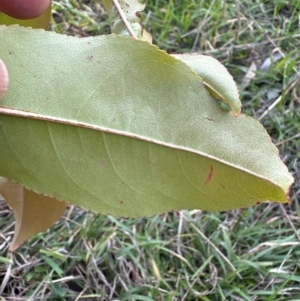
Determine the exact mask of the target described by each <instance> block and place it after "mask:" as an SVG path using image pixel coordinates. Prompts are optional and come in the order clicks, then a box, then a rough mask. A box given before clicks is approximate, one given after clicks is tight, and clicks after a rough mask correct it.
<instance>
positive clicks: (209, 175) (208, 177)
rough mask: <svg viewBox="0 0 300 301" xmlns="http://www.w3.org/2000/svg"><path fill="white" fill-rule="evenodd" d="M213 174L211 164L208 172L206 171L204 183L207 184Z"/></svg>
mask: <svg viewBox="0 0 300 301" xmlns="http://www.w3.org/2000/svg"><path fill="white" fill-rule="evenodd" d="M213 175H214V168H213V167H212V166H211V167H210V170H209V173H208V176H207V178H206V181H205V185H207V184H208V183H209V182H210V181H211V179H212V177H213Z"/></svg>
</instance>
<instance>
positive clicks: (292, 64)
mask: <svg viewBox="0 0 300 301" xmlns="http://www.w3.org/2000/svg"><path fill="white" fill-rule="evenodd" d="M145 3H146V4H147V6H146V9H145V11H144V12H143V14H142V17H143V24H144V26H145V28H146V29H147V30H148V31H150V32H151V34H152V35H153V38H154V41H153V42H154V44H156V45H157V46H158V47H160V48H162V49H164V50H165V51H167V52H168V53H174V52H176V53H183V52H200V53H202V54H207V55H212V56H214V57H215V58H217V59H219V60H220V61H221V62H222V63H223V64H224V65H225V66H226V67H227V68H228V69H229V71H230V73H231V74H232V75H233V76H234V78H235V80H236V82H237V84H238V86H239V89H240V94H241V99H242V104H243V112H244V113H245V114H248V115H251V116H253V117H254V118H257V119H258V120H260V122H261V123H262V124H263V125H264V126H265V128H266V129H267V131H268V133H269V134H270V135H271V137H272V140H273V142H274V143H275V145H276V146H277V147H278V148H279V151H280V156H281V158H282V160H283V161H284V162H285V163H286V164H287V166H288V167H289V169H290V171H291V173H292V174H293V176H294V177H295V184H294V185H293V187H292V189H291V200H292V205H283V206H282V205H278V204H272V203H266V204H262V205H259V206H256V207H253V208H249V209H241V210H233V211H229V212H224V213H219V212H217V213H213V212H202V211H196V210H195V211H182V212H175V213H169V214H164V215H161V216H155V217H152V218H145V219H128V220H126V219H122V218H115V217H111V216H102V215H95V214H92V213H89V212H85V211H83V210H81V209H80V208H74V207H69V209H68V210H67V212H66V214H65V216H64V218H63V219H61V221H60V222H58V223H57V224H56V225H55V226H54V227H53V228H51V229H50V230H48V231H47V232H46V233H41V234H39V235H37V236H35V237H34V238H32V239H31V240H30V241H29V242H27V243H26V244H25V245H24V246H23V247H22V248H20V249H19V250H18V251H17V252H16V253H15V254H13V255H12V257H13V258H9V256H8V255H7V249H8V245H9V242H10V241H11V240H12V235H13V230H14V229H13V227H14V221H13V216H12V213H11V211H10V210H9V208H8V207H6V205H5V204H4V203H1V204H0V206H1V208H0V228H1V236H0V262H1V265H0V282H1V281H2V286H1V287H0V291H1V292H2V293H1V294H0V296H2V297H0V299H1V298H4V299H3V300H145V301H152V300H170V301H177V300H178V301H179V300H190V301H192V300H203V301H219V300H220V301H223V300H228V301H229V300H230V301H231V300H243V301H244V300H247V301H248V300H264V301H272V300H274V301H275V300H276V301H281V300H282V301H283V300H284V301H296V300H297V301H299V300H300V235H299V234H300V230H299V228H300V227H299V225H300V218H299V215H300V208H299V200H300V85H299V82H300V73H299V67H300V64H299V62H300V55H299V49H300V19H299V15H300V1H299V0H294V1H284V0H275V1H262V0H253V1H249V0H240V1H238V0H232V1H229V0H228V1H222V0H173V1H172V0H170V1H167V0H149V1H146V2H145ZM50 30H53V31H56V32H58V33H63V34H68V35H74V36H78V37H85V36H95V35H99V34H108V33H109V25H108V20H107V16H106V14H105V11H104V10H103V8H102V6H101V3H100V1H99V0H83V1H76V0H60V1H53V15H52V25H51V28H50ZM12 260H13V264H12ZM9 274H10V278H9V279H8V278H7V277H8V276H7V275H9Z"/></svg>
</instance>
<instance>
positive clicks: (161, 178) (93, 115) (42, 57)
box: [0, 27, 293, 217]
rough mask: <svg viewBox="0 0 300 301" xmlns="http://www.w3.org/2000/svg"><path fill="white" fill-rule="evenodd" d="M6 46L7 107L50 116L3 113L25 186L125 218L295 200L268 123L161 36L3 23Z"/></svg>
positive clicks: (16, 173) (8, 145) (0, 44)
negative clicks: (161, 43)
mask: <svg viewBox="0 0 300 301" xmlns="http://www.w3.org/2000/svg"><path fill="white" fill-rule="evenodd" d="M0 57H1V58H2V59H3V61H4V62H5V63H6V65H7V68H8V72H9V74H10V88H9V91H8V92H7V94H6V95H5V97H4V98H3V99H2V100H1V103H0V114H1V107H2V108H9V109H12V110H15V111H16V114H17V111H23V112H32V113H35V114H39V116H40V119H44V120H37V119H31V118H24V117H18V116H11V115H5V114H1V116H0V137H1V148H0V175H1V176H3V177H6V178H8V179H10V180H13V181H16V182H18V183H20V184H21V185H23V186H25V187H26V188H27V189H32V190H34V191H35V192H37V193H43V194H45V195H48V196H50V197H55V198H57V199H58V200H64V201H66V202H69V203H72V204H74V205H78V206H81V207H84V208H86V209H89V210H92V211H95V212H101V213H105V214H112V215H118V216H126V217H136V216H149V215H154V214H160V213H163V212H167V211H171V210H180V209H205V210H229V209H233V208H239V207H247V206H251V205H254V204H256V203H257V202H264V201H267V200H273V201H278V202H286V201H287V200H288V197H287V193H288V190H289V186H290V185H291V183H292V182H293V178H292V176H291V175H290V174H289V173H288V171H287V169H286V167H285V165H284V164H283V163H282V162H281V161H280V159H279V156H278V151H277V149H276V148H275V146H274V145H273V144H272V143H271V142H270V138H269V136H268V135H267V133H266V131H265V130H264V128H263V127H262V126H261V125H260V124H259V123H258V122H257V121H256V120H254V119H252V118H250V117H247V116H245V115H243V114H241V115H239V116H237V117H234V115H233V114H232V113H231V112H229V113H227V112H224V111H223V110H222V109H220V107H219V105H218V103H217V102H216V100H215V99H214V98H213V97H211V95H210V94H209V92H208V91H207V90H206V89H205V87H204V85H203V83H202V81H201V80H200V79H199V77H198V76H197V75H196V74H195V73H194V72H193V71H191V69H190V68H189V67H188V66H187V65H185V64H184V63H182V62H181V61H179V60H177V59H175V58H173V57H171V56H169V55H167V54H166V53H165V52H163V51H160V50H159V49H158V48H157V47H156V46H153V45H150V44H149V43H146V42H143V41H137V40H133V39H131V38H125V37H119V36H114V35H111V36H101V37H95V38H92V37H90V38H83V39H78V38H74V37H67V36H62V35H58V34H54V33H49V32H44V31H40V30H27V29H23V28H18V27H0ZM51 118H52V119H53V120H52V121H51ZM57 118H60V121H57ZM82 124H84V126H82ZM93 128H94V129H93Z"/></svg>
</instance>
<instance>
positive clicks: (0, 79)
mask: <svg viewBox="0 0 300 301" xmlns="http://www.w3.org/2000/svg"><path fill="white" fill-rule="evenodd" d="M8 82H9V78H8V72H7V69H6V66H5V64H4V62H3V61H2V60H1V59H0V99H1V98H3V97H4V95H5V93H6V91H7V88H8Z"/></svg>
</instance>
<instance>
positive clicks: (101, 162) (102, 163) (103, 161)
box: [100, 159, 106, 167]
mask: <svg viewBox="0 0 300 301" xmlns="http://www.w3.org/2000/svg"><path fill="white" fill-rule="evenodd" d="M105 163H106V160H104V159H103V160H101V161H100V167H102V166H103V165H105Z"/></svg>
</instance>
